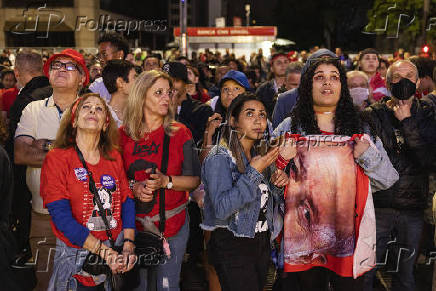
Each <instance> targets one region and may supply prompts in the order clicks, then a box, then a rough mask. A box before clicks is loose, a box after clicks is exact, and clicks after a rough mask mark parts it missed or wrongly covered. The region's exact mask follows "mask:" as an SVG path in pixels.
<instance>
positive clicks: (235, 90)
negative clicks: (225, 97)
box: [221, 87, 242, 95]
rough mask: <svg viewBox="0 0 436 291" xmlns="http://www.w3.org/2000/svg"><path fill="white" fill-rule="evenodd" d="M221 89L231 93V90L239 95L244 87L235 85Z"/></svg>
mask: <svg viewBox="0 0 436 291" xmlns="http://www.w3.org/2000/svg"><path fill="white" fill-rule="evenodd" d="M221 90H222V92H223V93H226V94H230V92H231V93H233V94H237V95H239V93H241V91H242V89H241V88H240V87H235V88H233V89H232V88H228V87H225V88H222V89H221Z"/></svg>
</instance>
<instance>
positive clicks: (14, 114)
mask: <svg viewBox="0 0 436 291" xmlns="http://www.w3.org/2000/svg"><path fill="white" fill-rule="evenodd" d="M52 94H53V89H52V88H51V87H50V83H49V81H48V78H47V77H45V76H40V77H34V78H33V79H32V80H30V81H29V82H28V83H27V84H26V86H24V88H23V89H21V91H20V93H19V94H18V96H17V98H16V99H15V101H14V103H13V104H12V106H11V108H10V110H9V116H8V117H9V138H10V139H12V144H13V139H14V135H15V130H16V129H17V125H18V122H20V118H21V113H22V112H23V110H24V108H26V106H27V105H28V104H29V103H30V102H32V101H37V100H42V99H45V98H47V97H50V96H51V95H52ZM9 146H10V145H7V148H6V150H7V151H8V153H10V150H9Z"/></svg>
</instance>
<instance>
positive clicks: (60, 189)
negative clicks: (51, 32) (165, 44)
mask: <svg viewBox="0 0 436 291" xmlns="http://www.w3.org/2000/svg"><path fill="white" fill-rule="evenodd" d="M0 62H1V63H2V64H3V65H4V67H5V68H4V69H3V71H2V72H1V77H0V81H1V82H0V83H1V85H2V87H3V88H2V89H0V90H1V91H0V109H1V112H2V115H1V117H0V144H1V145H2V146H0V159H1V160H0V163H1V165H2V167H1V168H0V172H1V173H2V175H1V176H0V189H1V191H0V193H1V195H2V201H3V203H2V204H0V205H1V207H0V208H1V210H2V211H1V212H0V268H1V269H0V274H1V275H0V278H2V282H3V283H2V284H3V286H5V288H6V289H5V290H32V289H34V288H35V289H37V290H180V289H181V290H224V291H226V290H237V291H240V290H250V291H256V290H259V291H260V290H264V288H265V285H266V283H267V275H268V273H273V274H274V280H273V281H274V282H272V283H273V287H272V289H273V290H335V291H336V290H338V291H339V290H344V291H345V290H347V291H348V290H356V291H357V290H362V291H370V290H374V286H376V285H377V284H378V283H377V282H376V281H377V280H375V278H376V276H375V275H376V272H377V271H381V269H380V266H381V265H383V262H386V259H385V257H386V253H388V254H389V256H391V258H390V259H389V260H388V261H389V262H391V263H392V262H396V263H397V265H396V268H397V270H396V272H393V273H392V274H391V276H392V285H391V290H394V291H397V290H410V291H412V290H417V289H416V288H417V287H416V282H415V275H414V266H415V263H416V261H417V258H418V256H419V255H420V254H424V255H426V254H427V255H429V254H430V253H431V251H432V249H433V248H434V242H433V238H432V237H431V233H434V229H432V228H431V225H434V224H435V222H434V220H433V215H434V213H436V211H435V210H434V207H436V206H433V196H434V194H435V192H436V185H435V179H434V176H433V175H434V173H435V172H436V150H435V146H436V138H435V137H436V87H435V86H436V60H432V59H430V58H426V57H420V56H411V55H410V54H407V53H404V52H403V51H399V52H397V53H395V54H394V55H393V56H392V58H391V59H389V60H385V59H383V58H382V57H381V56H380V54H379V52H378V51H377V50H375V49H373V48H365V49H362V50H361V51H360V52H359V54H357V56H356V58H355V59H350V58H349V57H348V55H345V54H343V52H342V50H341V49H340V48H337V49H336V51H335V52H332V51H330V50H328V49H326V48H318V47H313V48H311V50H310V51H309V52H307V51H301V52H295V51H290V52H287V51H281V50H277V49H272V52H271V56H270V57H269V58H266V57H264V56H263V52H262V50H259V51H258V52H257V53H256V52H253V54H251V55H250V59H249V60H246V58H245V56H241V57H239V58H236V57H235V55H234V54H232V53H230V51H229V50H227V51H226V54H224V55H222V54H221V53H220V52H212V51H210V50H206V51H205V52H201V53H198V52H195V53H193V54H192V56H191V58H188V57H186V56H181V55H180V53H179V51H177V50H172V51H170V52H169V53H168V54H166V55H164V56H161V55H160V54H153V53H150V52H149V53H147V52H145V51H141V50H140V49H136V50H133V51H132V50H130V49H129V46H128V43H127V42H126V40H125V39H123V37H122V36H121V35H119V34H116V33H105V34H104V35H103V36H102V37H101V38H100V39H99V42H98V55H92V54H85V53H84V52H83V51H82V52H79V51H76V50H74V49H72V48H69V49H65V50H63V51H61V52H59V53H53V54H49V55H41V54H40V53H38V52H35V51H32V50H30V49H29V50H27V49H22V50H20V51H17V53H16V54H14V53H11V52H9V51H7V50H5V51H4V53H3V55H2V56H1V57H0ZM428 213H430V214H428ZM435 216H436V215H435ZM426 230H429V231H426ZM32 238H44V241H42V243H40V242H38V244H36V243H33V242H32ZM429 241H430V243H429ZM54 246H55V254H54V258H53V256H50V247H54ZM393 246H394V247H393ZM150 250H152V251H150ZM44 256H46V258H47V259H45V258H44ZM392 256H393V259H392ZM38 257H39V260H41V257H43V258H44V260H46V261H48V262H45V264H46V265H47V270H48V272H40V271H39V270H38V271H37V270H36V269H38V267H39V265H40V263H41V262H39V261H38V262H37V259H38ZM93 259H94V263H93V262H92V260H93ZM32 262H33V263H32ZM35 266H36V269H35ZM96 266H97V267H102V268H97V267H96ZM35 274H36V275H35ZM435 274H436V273H435ZM433 284H435V286H436V275H435V277H434V279H433ZM0 289H1V288H0Z"/></svg>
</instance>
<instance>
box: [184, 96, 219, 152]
mask: <svg viewBox="0 0 436 291" xmlns="http://www.w3.org/2000/svg"><path fill="white" fill-rule="evenodd" d="M187 96H188V98H187V99H186V100H184V101H183V102H182V105H181V109H180V113H179V114H178V116H177V118H176V119H177V121H178V122H181V123H183V124H184V125H186V127H188V128H189V129H190V130H191V132H192V137H193V138H194V142H195V143H196V144H197V145H199V144H201V141H202V139H203V134H204V131H205V129H206V125H207V120H208V119H209V117H210V116H211V115H212V114H213V111H212V108H211V107H210V106H209V105H206V104H204V103H202V102H201V101H198V100H195V99H192V98H191V96H189V95H187Z"/></svg>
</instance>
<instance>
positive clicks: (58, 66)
mask: <svg viewBox="0 0 436 291" xmlns="http://www.w3.org/2000/svg"><path fill="white" fill-rule="evenodd" d="M61 68H64V69H65V70H67V71H69V72H71V71H77V70H78V67H77V65H76V64H74V63H72V62H68V63H62V62H61V61H54V62H52V63H51V64H50V69H52V70H60V69H61Z"/></svg>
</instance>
